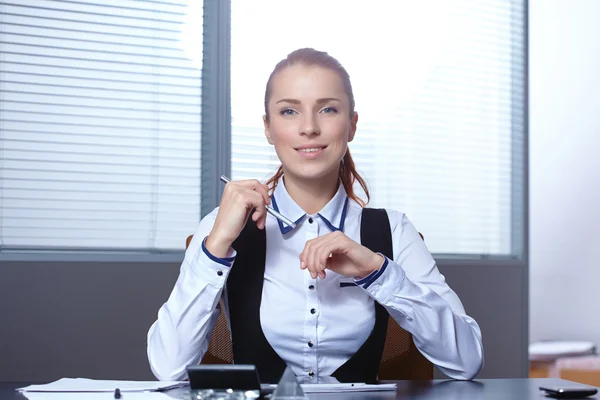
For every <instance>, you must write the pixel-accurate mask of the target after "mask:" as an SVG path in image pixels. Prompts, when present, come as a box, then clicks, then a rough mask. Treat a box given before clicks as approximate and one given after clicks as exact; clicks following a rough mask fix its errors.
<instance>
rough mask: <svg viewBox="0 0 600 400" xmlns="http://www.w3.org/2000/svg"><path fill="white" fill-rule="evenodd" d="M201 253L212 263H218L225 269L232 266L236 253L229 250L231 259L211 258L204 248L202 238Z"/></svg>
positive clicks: (204, 243)
mask: <svg viewBox="0 0 600 400" xmlns="http://www.w3.org/2000/svg"><path fill="white" fill-rule="evenodd" d="M202 251H203V252H204V254H205V255H206V256H207V257H208V258H210V259H211V260H212V261H214V262H216V263H219V264H221V265H224V266H226V267H231V265H233V262H234V261H235V256H236V254H237V252H236V251H235V250H233V249H231V257H224V258H219V257H215V256H213V255H212V254H210V251H208V249H207V248H206V238H204V240H202Z"/></svg>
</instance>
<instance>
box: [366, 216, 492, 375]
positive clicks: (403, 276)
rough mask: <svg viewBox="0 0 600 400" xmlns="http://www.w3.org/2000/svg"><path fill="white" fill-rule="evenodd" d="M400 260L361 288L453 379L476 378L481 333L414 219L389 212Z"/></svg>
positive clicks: (480, 363) (396, 257) (391, 262)
mask: <svg viewBox="0 0 600 400" xmlns="http://www.w3.org/2000/svg"><path fill="white" fill-rule="evenodd" d="M388 213H389V216H390V224H391V228H392V236H393V244H394V259H393V260H388V259H386V261H385V262H384V265H383V266H382V268H381V269H380V270H379V271H377V272H375V273H374V274H372V275H371V276H369V277H367V278H365V279H363V280H362V281H360V282H359V284H360V285H361V286H362V287H363V289H364V290H366V291H367V292H368V293H369V294H370V295H371V297H372V298H373V299H374V300H375V301H377V302H379V303H380V304H381V305H383V306H384V307H385V308H386V309H387V310H388V312H389V314H390V315H391V316H392V318H394V320H396V322H398V324H399V325H400V326H401V327H402V328H404V329H405V330H407V331H408V332H410V333H411V334H412V335H413V340H414V342H415V345H416V346H417V348H418V349H419V350H420V351H421V353H422V354H423V355H424V356H425V357H426V358H427V359H429V360H430V361H431V362H432V363H434V364H435V365H437V366H438V368H439V369H440V370H441V371H442V372H443V373H444V374H446V375H447V376H448V377H450V378H453V379H473V378H474V377H475V376H476V375H477V373H479V371H480V370H481V367H482V366H483V345H482V340H481V330H480V328H479V325H478V324H477V322H475V320H474V319H473V318H471V317H469V316H468V315H467V314H466V313H465V310H464V308H463V305H462V303H461V302H460V300H459V298H458V296H457V295H456V293H455V292H454V291H453V290H452V289H450V287H449V286H448V285H447V284H446V281H445V278H444V276H443V275H442V274H441V273H440V272H439V270H438V268H437V266H436V264H435V260H434V259H433V257H432V256H431V254H430V253H429V250H427V247H426V246H425V244H424V242H423V241H422V240H421V238H420V236H419V234H418V232H417V230H416V229H415V227H414V226H413V225H412V223H411V222H410V221H409V220H408V218H407V217H406V216H405V215H404V214H402V213H398V212H393V211H388Z"/></svg>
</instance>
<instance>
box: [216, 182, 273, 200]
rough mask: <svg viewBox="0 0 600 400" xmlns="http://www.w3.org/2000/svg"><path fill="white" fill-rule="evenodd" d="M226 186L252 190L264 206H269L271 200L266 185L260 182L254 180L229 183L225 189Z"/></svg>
mask: <svg viewBox="0 0 600 400" xmlns="http://www.w3.org/2000/svg"><path fill="white" fill-rule="evenodd" d="M227 185H231V186H233V187H238V188H246V189H252V190H254V191H256V192H257V193H260V195H261V196H262V197H263V199H264V202H265V204H271V198H270V196H269V187H268V186H267V185H264V184H262V183H260V181H258V180H256V179H245V180H239V181H231V182H229V183H227V184H226V185H225V187H226V188H227Z"/></svg>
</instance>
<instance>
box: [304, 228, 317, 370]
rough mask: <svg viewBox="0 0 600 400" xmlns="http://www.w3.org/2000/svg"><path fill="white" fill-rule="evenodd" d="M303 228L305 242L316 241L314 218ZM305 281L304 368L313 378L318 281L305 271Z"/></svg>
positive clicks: (315, 357)
mask: <svg viewBox="0 0 600 400" xmlns="http://www.w3.org/2000/svg"><path fill="white" fill-rule="evenodd" d="M306 222H307V223H306V224H305V225H304V226H303V228H305V229H306V236H305V237H306V240H307V241H308V240H312V239H316V238H317V237H318V236H319V223H318V220H317V219H316V218H315V217H310V216H309V217H308V218H307V220H306ZM304 277H305V278H304V279H305V281H304V282H305V286H304V287H305V288H306V289H305V294H306V296H305V299H306V313H307V314H306V318H305V323H306V325H305V330H304V333H305V336H304V355H305V357H304V362H305V364H304V368H305V370H304V371H305V373H306V374H307V375H308V377H309V378H311V380H312V378H314V377H315V375H316V373H315V371H317V370H318V365H317V359H318V358H317V347H318V346H317V344H318V337H317V336H318V335H317V322H318V318H317V317H318V306H319V297H318V280H317V279H312V278H311V276H310V272H308V270H306V274H305V275H304Z"/></svg>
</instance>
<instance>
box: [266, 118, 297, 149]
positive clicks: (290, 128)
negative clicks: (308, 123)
mask: <svg viewBox="0 0 600 400" xmlns="http://www.w3.org/2000/svg"><path fill="white" fill-rule="evenodd" d="M296 132H297V129H296V128H295V126H294V125H293V124H292V123H290V122H289V121H277V122H274V123H271V127H270V133H271V139H272V140H273V144H275V145H277V144H280V143H286V142H288V141H290V140H291V138H292V137H294V136H297V133H296Z"/></svg>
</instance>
